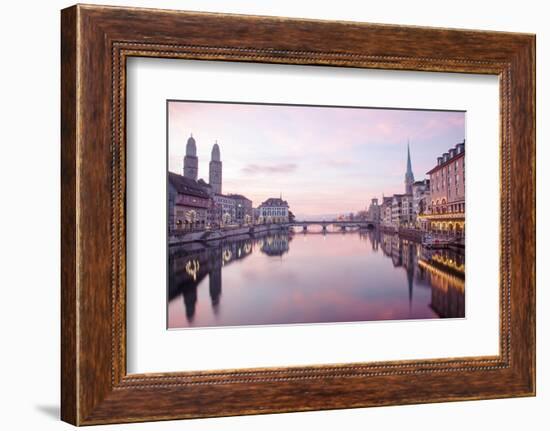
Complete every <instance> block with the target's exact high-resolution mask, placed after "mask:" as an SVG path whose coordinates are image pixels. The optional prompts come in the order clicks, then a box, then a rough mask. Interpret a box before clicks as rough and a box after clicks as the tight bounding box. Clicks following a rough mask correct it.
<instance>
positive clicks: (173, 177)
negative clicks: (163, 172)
mask: <svg viewBox="0 0 550 431" xmlns="http://www.w3.org/2000/svg"><path fill="white" fill-rule="evenodd" d="M168 182H169V183H170V184H171V185H172V186H173V187H174V188H175V189H176V191H177V192H178V193H181V194H186V195H192V196H197V197H200V198H205V199H208V197H209V195H208V192H207V191H206V190H205V189H204V187H203V186H201V185H200V184H199V183H198V182H197V181H195V180H193V179H191V178H186V177H184V176H183V175H178V174H175V173H174V172H168Z"/></svg>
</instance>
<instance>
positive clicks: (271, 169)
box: [242, 163, 298, 175]
mask: <svg viewBox="0 0 550 431" xmlns="http://www.w3.org/2000/svg"><path fill="white" fill-rule="evenodd" d="M296 168H298V165H296V164H295V163H279V164H276V165H258V164H255V163H251V164H248V165H246V166H245V167H244V168H243V169H242V171H243V172H244V173H245V174H248V175H255V174H288V173H290V172H294V171H295V170H296Z"/></svg>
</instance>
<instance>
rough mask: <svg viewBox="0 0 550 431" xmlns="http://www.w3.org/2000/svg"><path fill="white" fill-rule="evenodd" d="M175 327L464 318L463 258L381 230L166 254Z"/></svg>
mask: <svg viewBox="0 0 550 431" xmlns="http://www.w3.org/2000/svg"><path fill="white" fill-rule="evenodd" d="M168 297H169V304H168V327H169V328H188V327H207V326H238V325H265V324H289V323H321V322H353V321H372V320H402V319H426V318H429V319H432V318H447V317H455V318H456V317H464V256H463V253H461V252H458V251H450V250H437V251H429V250H425V249H423V247H422V246H421V245H420V244H418V243H415V242H412V241H409V240H406V239H402V238H400V237H398V236H397V235H390V234H384V233H380V232H378V231H377V230H375V231H368V232H367V231H365V232H346V233H340V232H338V233H336V232H329V233H327V234H322V233H320V232H319V233H314V232H309V233H305V234H304V233H301V232H300V233H292V232H291V233H277V234H269V235H265V236H263V237H258V238H250V237H248V236H247V237H242V238H233V239H230V240H224V241H218V242H213V243H208V245H205V244H200V243H193V244H189V245H185V246H177V247H170V249H169V288H168Z"/></svg>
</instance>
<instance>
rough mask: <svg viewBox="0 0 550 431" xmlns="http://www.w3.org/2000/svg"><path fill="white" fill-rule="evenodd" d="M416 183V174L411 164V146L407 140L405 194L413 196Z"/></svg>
mask: <svg viewBox="0 0 550 431" xmlns="http://www.w3.org/2000/svg"><path fill="white" fill-rule="evenodd" d="M413 183H414V174H413V171H412V163H411V145H410V142H409V140H408V139H407V172H405V193H406V194H408V195H411V194H412V188H413V187H412V186H413Z"/></svg>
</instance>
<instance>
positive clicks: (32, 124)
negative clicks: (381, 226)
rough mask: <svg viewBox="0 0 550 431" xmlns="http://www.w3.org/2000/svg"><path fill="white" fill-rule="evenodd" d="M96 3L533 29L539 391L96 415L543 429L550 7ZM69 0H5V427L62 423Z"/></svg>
mask: <svg viewBox="0 0 550 431" xmlns="http://www.w3.org/2000/svg"><path fill="white" fill-rule="evenodd" d="M101 3H103V4H118V5H128V6H143V7H162V8H171V9H187V10H203V11H217V12H232V13H247V14H259V15H280V16H292V17H307V18H320V19H339V20H356V21H368V22H379V23H391V24H412V25H428V26H439V27H456V28H477V29H486V30H505V31H519V32H532V33H536V34H537V76H538V80H537V90H538V95H537V114H538V115H537V117H538V119H539V121H538V125H537V140H538V159H539V163H538V173H537V177H538V178H537V182H538V192H539V193H538V206H537V213H538V214H537V218H538V220H539V226H538V241H537V244H538V245H537V249H538V250H537V251H538V259H537V261H538V271H537V280H538V289H537V302H538V304H537V311H538V322H537V324H538V347H537V354H538V381H537V383H538V396H537V397H536V398H524V399H508V400H494V401H477V402H460V403H446V404H435V405H418V406H406V407H385V408H371V409H355V410H340V411H327V412H310V413H292V414H284V415H281V414H279V415H267V416H245V417H236V418H221V419H203V420H194V421H185V422H181V421H173V422H163V423H153V424H151V423H149V424H134V425H122V426H117V427H116V428H115V427H113V426H105V427H99V428H96V429H103V428H105V429H118V430H122V429H135V430H138V429H139V430H141V429H143V430H153V429H154V430H169V429H187V430H227V429H239V430H257V429H267V430H271V429H273V430H275V429H281V428H283V429H284V428H298V429H300V428H301V429H311V428H314V429H317V430H325V429H326V430H332V429H346V430H355V429H357V430H359V429H365V428H367V427H368V428H370V429H384V430H386V429H387V430H392V429H403V428H405V429H407V430H417V429H418V430H423V431H428V430H441V429H445V430H448V431H451V430H461V431H463V430H465V429H476V428H479V427H483V426H485V427H486V426H489V427H490V428H492V429H499V430H517V429H522V428H528V429H533V430H539V429H541V430H542V429H548V424H549V423H550V413H549V409H548V405H549V403H550V372H549V367H550V366H549V365H548V363H549V360H550V347H549V345H550V343H549V342H548V338H549V335H548V334H549V329H548V328H549V327H550V319H549V317H548V314H547V313H546V314H545V312H544V310H545V309H547V308H548V306H550V302H549V301H550V296H549V295H548V294H547V293H546V292H545V291H544V286H545V285H548V283H550V278H549V277H550V276H549V271H548V267H546V268H545V267H544V265H543V263H544V261H548V256H547V255H545V254H544V244H545V241H550V232H549V229H548V227H547V226H545V225H544V224H543V222H542V221H543V220H544V219H547V220H548V218H549V216H550V214H549V209H550V208H549V202H548V201H549V199H548V194H546V195H544V194H543V184H545V185H550V170H548V169H547V170H546V171H544V170H543V169H542V168H543V167H544V165H548V164H550V152H549V150H548V147H547V146H545V145H543V144H544V143H545V142H546V141H547V140H548V138H549V133H550V126H548V122H547V121H545V119H547V118H549V117H550V100H549V99H548V97H549V96H550V92H549V85H550V78H549V77H550V64H549V61H550V54H549V53H550V27H549V26H548V18H549V17H550V14H549V13H548V11H546V10H545V2H542V1H536V0H523V1H521V2H518V1H514V2H511V1H504V0H500V1H490V2H480V1H472V0H462V1H461V2H450V3H447V2H441V1H436V0H434V1H427V0H426V1H423V0H417V1H406V0H401V1H386V2H359V1H352V0H340V1H338V2H323V3H321V2H312V1H305V0H304V1H297V0H264V1H260V0H256V1H245V0H231V1H227V0H226V1H224V0H201V1H198V0H188V1H186V0H181V1H168V0H159V1H153V0H148V1H146V0H130V1H122V0H120V1H117V2H111V1H107V0H104V1H101ZM70 4H71V3H70V2H67V1H60V0H50V1H47V2H40V1H25V2H16V1H12V2H4V4H3V5H2V15H1V16H2V19H1V20H0V22H1V26H0V31H1V35H2V37H1V39H0V40H1V41H2V65H1V67H0V75H1V79H0V103H1V105H0V106H1V108H2V111H1V117H0V118H1V119H2V121H1V122H0V136H1V139H0V142H1V149H2V152H1V153H0V185H1V186H0V193H1V202H2V205H1V207H0V261H1V262H2V264H1V265H0V288H1V292H2V297H1V298H2V302H1V308H0V319H1V325H0V328H1V332H0V334H1V337H2V342H1V346H2V347H1V354H0V372H1V375H2V378H1V381H0V401H1V404H0V405H2V414H1V415H0V427H1V428H3V429H10V430H17V429H40V430H56V429H69V428H70V426H69V425H67V424H64V423H62V422H59V420H58V419H57V417H58V414H59V401H58V400H59V373H60V371H59V265H60V262H59V231H60V229H59V219H60V213H59V170H60V169H59V108H60V107H59V91H60V79H59V63H60V60H59V39H60V36H59V21H60V19H59V10H60V9H61V8H63V7H66V6H68V5H70Z"/></svg>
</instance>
